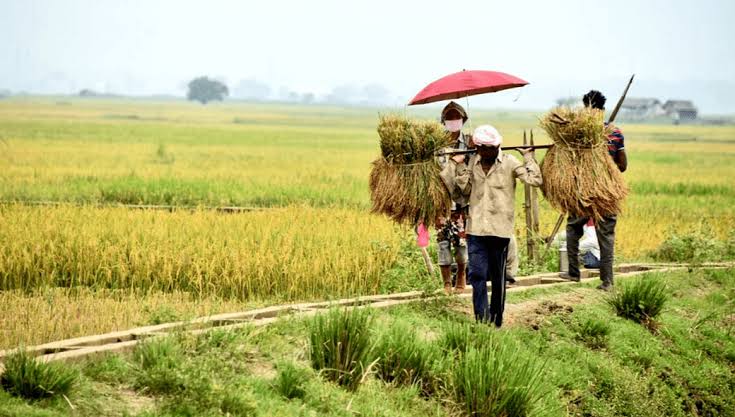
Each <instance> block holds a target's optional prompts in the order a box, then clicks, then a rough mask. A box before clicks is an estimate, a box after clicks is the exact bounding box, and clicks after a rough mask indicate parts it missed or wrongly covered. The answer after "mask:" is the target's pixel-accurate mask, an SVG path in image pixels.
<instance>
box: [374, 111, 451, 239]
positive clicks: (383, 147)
mask: <svg viewBox="0 0 735 417" xmlns="http://www.w3.org/2000/svg"><path fill="white" fill-rule="evenodd" d="M378 135H379V136H380V151H381V153H382V156H381V157H380V158H378V159H376V160H375V161H374V162H373V169H372V171H371V172H370V198H371V200H372V203H373V207H372V211H373V212H374V213H383V214H385V215H387V216H388V217H390V218H391V219H393V220H394V221H396V222H397V223H404V224H409V225H415V224H417V223H419V222H423V223H424V224H427V225H428V224H433V223H434V220H435V219H436V217H437V216H438V215H441V216H446V215H447V214H448V213H449V209H450V206H451V200H450V198H449V193H448V192H447V189H446V187H445V186H444V183H443V182H442V180H441V179H440V178H439V172H440V171H441V169H440V167H439V164H438V163H437V162H436V159H435V157H434V152H435V151H437V150H438V149H441V148H443V147H446V146H449V144H450V142H451V138H450V136H449V134H448V133H447V132H446V131H445V130H444V128H443V127H442V126H441V125H440V124H439V123H437V122H429V121H416V120H410V119H408V118H406V117H404V116H400V115H383V116H381V117H380V121H379V123H378Z"/></svg>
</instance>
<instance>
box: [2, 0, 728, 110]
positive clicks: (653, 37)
mask: <svg viewBox="0 0 735 417" xmlns="http://www.w3.org/2000/svg"><path fill="white" fill-rule="evenodd" d="M733 21H735V1H732V0H722V1H715V0H699V1H691V0H685V1H678V0H677V1H644V0H638V1H627V0H625V1H621V0H617V1H604V2H603V1H592V0H580V1H576V0H575V1H571V0H570V1H567V0H559V1H520V0H515V1H509V0H506V1H492V0H485V1H466V2H461V1H441V2H439V1H426V0H425V1H398V0H390V1H383V0H372V1H330V0H310V1H277V0H263V1H258V2H251V1H244V0H240V1H218V0H211V1H184V0H177V1H155V0H149V1H119V0H116V1H112V0H110V1H107V0H56V1H54V0H45V1H44V0H17V1H11V0H0V40H1V41H0V88H10V89H12V90H26V91H31V92H55V93H71V92H75V91H76V90H78V89H80V88H83V87H89V88H94V89H97V90H101V91H109V92H119V93H131V94H154V93H168V94H179V95H181V94H183V91H184V90H183V85H184V84H185V82H186V81H188V80H189V79H191V78H192V77H194V76H197V75H203V74H206V75H211V76H216V77H220V78H222V79H224V80H226V81H227V82H228V84H230V85H231V86H233V85H235V84H237V82H239V81H240V80H243V79H251V78H252V79H256V80H258V81H262V82H264V83H267V84H268V85H270V86H271V87H272V89H273V90H274V91H278V89H279V88H280V87H282V86H285V87H288V88H290V89H292V90H296V91H298V92H302V93H303V92H315V93H317V94H325V93H328V92H329V91H330V90H331V89H332V88H334V87H335V86H338V85H342V84H357V85H364V84H368V83H379V84H382V85H384V86H385V87H386V88H388V89H389V90H390V91H391V94H392V95H393V96H396V97H399V98H398V99H397V101H396V103H398V102H400V101H401V100H404V99H406V98H410V96H412V95H413V94H414V93H415V92H417V91H418V90H420V89H421V88H422V87H423V86H424V85H425V84H427V83H428V82H430V81H432V80H434V79H436V78H438V77H440V76H442V75H445V74H448V73H451V72H455V71H458V70H461V69H463V68H467V69H493V70H500V71H505V72H509V73H511V74H514V75H517V76H520V77H521V78H524V79H526V80H528V81H529V82H530V83H531V84H530V85H529V86H527V87H526V88H524V89H523V90H520V91H519V90H515V91H513V92H508V93H506V94H498V95H494V96H492V97H491V98H489V99H485V101H482V100H480V99H478V101H477V102H478V103H489V104H491V105H500V106H504V107H514V106H518V107H525V108H534V107H545V106H547V105H550V104H551V103H549V102H548V101H550V100H552V99H553V97H557V96H560V95H570V94H573V95H579V94H580V93H583V92H584V91H580V90H584V89H589V88H591V87H599V88H603V89H608V90H610V91H609V93H608V96H610V97H614V96H617V95H618V94H619V92H620V90H622V88H623V86H624V83H625V81H626V80H627V78H628V77H629V76H630V74H631V73H636V74H637V75H636V78H637V82H636V84H635V85H634V88H633V90H632V92H631V95H638V96H640V95H653V96H656V97H658V98H660V99H667V98H694V99H696V100H697V101H698V104H699V105H700V107H701V108H702V109H703V110H704V111H709V112H717V111H720V110H723V111H730V112H731V111H735V99H734V98H733V96H734V95H735V46H734V45H735V42H734V40H735V25H734V24H733ZM685 95H686V96H687V97H683V96H685ZM493 100H494V101H493Z"/></svg>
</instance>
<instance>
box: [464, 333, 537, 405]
mask: <svg viewBox="0 0 735 417" xmlns="http://www.w3.org/2000/svg"><path fill="white" fill-rule="evenodd" d="M542 376H543V369H542V367H541V366H540V365H539V364H538V362H537V360H536V359H533V358H531V357H530V356H528V355H527V354H526V353H524V352H523V351H521V350H519V349H517V346H515V345H514V344H513V343H512V342H511V341H510V339H508V340H495V341H494V342H493V343H489V344H486V345H484V346H482V347H480V348H476V347H470V348H469V349H468V350H467V351H466V352H465V353H464V354H463V355H461V356H460V357H459V359H458V363H456V364H455V365H454V371H453V387H454V394H455V400H456V401H457V402H458V403H459V404H460V405H461V406H462V408H463V409H464V410H465V412H466V413H467V414H468V415H470V416H473V417H494V416H531V415H538V414H539V413H540V412H541V411H542V410H543V401H544V397H545V396H546V392H545V391H544V390H545V389H546V388H544V383H543V379H542Z"/></svg>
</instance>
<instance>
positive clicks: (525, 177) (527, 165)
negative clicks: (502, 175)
mask: <svg viewBox="0 0 735 417" xmlns="http://www.w3.org/2000/svg"><path fill="white" fill-rule="evenodd" d="M513 174H514V175H515V177H516V178H518V179H519V180H521V182H523V183H525V184H528V185H531V186H534V187H539V186H541V184H543V179H542V178H541V168H539V166H538V164H537V163H536V161H535V160H534V159H533V157H532V156H531V155H530V154H526V155H524V156H523V163H518V166H516V167H515V168H513Z"/></svg>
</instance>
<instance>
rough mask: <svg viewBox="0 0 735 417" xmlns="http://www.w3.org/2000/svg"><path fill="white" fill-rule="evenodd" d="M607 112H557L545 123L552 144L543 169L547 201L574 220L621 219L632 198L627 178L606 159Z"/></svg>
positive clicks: (610, 160) (551, 114)
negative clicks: (624, 178)
mask: <svg viewBox="0 0 735 417" xmlns="http://www.w3.org/2000/svg"><path fill="white" fill-rule="evenodd" d="M603 116H604V114H603V112H601V111H599V110H595V109H590V108H579V109H570V108H567V107H558V108H555V109H553V110H552V111H551V112H549V113H547V114H546V115H544V116H543V117H542V118H541V121H540V123H541V127H542V128H543V129H544V130H545V131H546V133H547V134H548V135H549V137H551V139H552V140H553V141H554V146H553V147H552V148H551V149H549V151H548V152H547V153H546V156H545V157H544V160H543V161H542V163H541V175H542V176H543V179H544V182H543V185H542V187H541V189H542V191H543V193H544V197H546V199H547V200H548V201H549V203H550V204H551V205H552V206H553V207H554V208H556V209H558V210H561V211H562V212H564V213H567V214H570V215H572V216H575V217H593V218H595V219H599V218H601V217H603V216H606V215H617V214H620V212H621V211H622V203H623V200H624V199H625V197H626V196H627V195H628V188H627V186H626V185H625V182H624V180H623V176H622V175H621V174H620V171H619V170H618V167H617V166H616V165H615V163H614V162H613V160H612V158H610V156H609V155H608V151H607V131H606V129H607V128H606V127H605V125H604V123H603Z"/></svg>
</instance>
